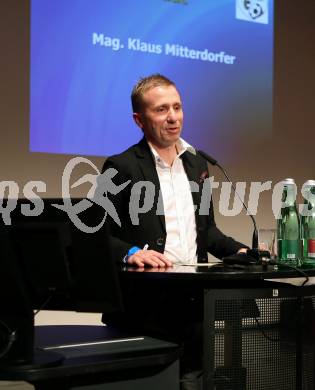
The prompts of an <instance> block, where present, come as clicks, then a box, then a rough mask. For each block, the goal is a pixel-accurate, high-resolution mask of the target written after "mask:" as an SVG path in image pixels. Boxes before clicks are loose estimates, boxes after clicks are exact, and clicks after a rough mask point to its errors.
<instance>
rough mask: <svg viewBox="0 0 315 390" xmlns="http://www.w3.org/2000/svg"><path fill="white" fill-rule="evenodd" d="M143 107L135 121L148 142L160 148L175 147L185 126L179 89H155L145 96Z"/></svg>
mask: <svg viewBox="0 0 315 390" xmlns="http://www.w3.org/2000/svg"><path fill="white" fill-rule="evenodd" d="M142 100H143V106H142V110H141V112H139V113H134V115H133V116H134V119H135V121H136V123H137V124H138V126H139V127H141V129H142V130H143V132H144V135H145V137H146V139H147V140H148V141H150V142H151V143H152V144H153V145H155V146H157V147H159V148H165V147H169V146H173V145H175V143H176V142H177V140H178V138H179V137H180V134H181V131H182V126H183V110H182V103H181V99H180V96H179V93H178V92H177V89H176V88H175V87H174V86H172V85H170V86H159V87H154V88H151V89H149V90H148V91H146V92H145V93H144V94H143V96H142Z"/></svg>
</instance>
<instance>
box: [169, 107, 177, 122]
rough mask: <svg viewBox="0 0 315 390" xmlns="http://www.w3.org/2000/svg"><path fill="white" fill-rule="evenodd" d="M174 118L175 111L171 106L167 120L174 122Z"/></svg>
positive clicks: (175, 118) (175, 116)
mask: <svg viewBox="0 0 315 390" xmlns="http://www.w3.org/2000/svg"><path fill="white" fill-rule="evenodd" d="M176 120H177V115H176V111H175V110H174V109H173V108H171V109H170V110H169V112H168V115H167V121H168V122H171V123H172V122H176Z"/></svg>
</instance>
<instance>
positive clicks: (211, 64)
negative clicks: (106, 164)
mask: <svg viewBox="0 0 315 390" xmlns="http://www.w3.org/2000/svg"><path fill="white" fill-rule="evenodd" d="M272 53H273V4H272V1H271V0H269V1H268V0H260V1H258V0H257V1H252V2H246V1H244V0H211V1H210V0H209V1H206V0H182V1H181V2H179V1H175V0H173V1H170V0H150V1H147V0H132V1H124V2H120V1H117V0H106V1H105V0H72V1H71V0H67V1H64V0H53V1H52V0H32V3H31V112H30V149H31V151H33V152H49V153H66V154H82V155H100V156H106V155H111V154H114V153H119V152H121V151H123V150H124V149H126V148H127V147H129V146H130V145H131V144H133V143H135V142H137V141H138V140H139V139H140V138H141V136H142V133H141V130H140V129H138V128H137V127H136V125H135V124H134V122H133V119H132V116H131V113H132V111H131V104H130V92H131V89H132V87H133V85H134V84H135V83H136V82H137V80H138V79H139V78H140V77H141V76H146V75H148V74H151V73H157V72H158V73H162V74H165V75H166V76H167V77H169V78H171V79H173V80H174V81H175V82H176V84H177V86H178V89H179V91H180V93H181V96H182V100H183V107H184V114H185V121H184V130H183V138H184V139H186V140H187V141H188V142H190V143H191V144H193V145H194V146H196V147H198V148H202V149H204V150H206V151H208V152H209V153H211V152H213V153H214V154H215V155H218V153H220V154H221V155H222V153H223V155H225V156H226V155H227V154H228V153H229V152H230V150H231V149H232V147H233V146H235V142H236V141H237V140H242V139H245V138H246V139H247V140H248V139H255V140H257V139H264V138H265V137H268V136H270V134H271V118H272V61H273V59H272Z"/></svg>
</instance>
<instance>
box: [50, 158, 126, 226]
mask: <svg viewBox="0 0 315 390" xmlns="http://www.w3.org/2000/svg"><path fill="white" fill-rule="evenodd" d="M81 163H85V164H88V165H90V166H91V167H92V168H93V169H94V171H95V174H94V175H93V174H90V173H89V174H86V175H84V176H82V177H81V178H80V179H79V180H77V181H76V182H75V183H74V184H72V185H71V187H70V182H71V174H72V172H73V170H74V168H75V167H76V166H77V165H78V164H81ZM116 174H117V170H116V169H114V168H109V169H107V170H106V171H105V172H104V173H102V174H100V171H99V170H98V168H97V167H96V165H95V164H93V163H92V162H91V161H90V160H88V159H87V158H84V157H74V158H72V159H71V160H70V161H69V162H68V163H67V165H66V166H65V169H64V171H63V174H62V197H63V202H64V203H63V205H59V204H54V205H53V206H54V207H56V208H58V209H60V210H63V211H64V212H66V213H67V214H68V216H69V218H70V220H71V221H72V222H73V224H74V225H75V226H76V227H77V228H78V229H80V230H81V231H83V232H85V233H94V232H96V231H98V230H99V229H100V228H101V227H102V226H103V225H104V223H105V220H106V217H107V215H110V216H111V217H112V218H113V220H114V221H115V222H116V223H117V225H119V226H121V222H120V219H119V216H118V214H117V211H116V209H115V206H114V204H113V203H112V202H111V201H110V200H109V198H108V193H110V194H112V195H117V194H118V193H119V192H120V191H122V190H123V189H124V188H125V187H126V186H127V185H128V184H129V183H130V180H129V181H127V182H125V183H123V184H121V185H119V186H116V184H115V183H114V182H113V181H112V179H113V178H114V176H116ZM86 182H89V183H90V184H91V188H90V190H89V192H88V193H87V198H88V199H82V200H80V201H79V202H78V203H76V204H73V203H72V200H71V195H70V188H75V187H77V186H79V185H81V184H83V183H86ZM93 204H97V205H99V206H101V207H102V208H103V209H104V217H103V219H102V221H101V222H100V223H99V224H98V225H96V226H87V225H86V224H85V223H83V222H82V221H81V219H80V217H79V214H80V213H82V212H83V211H85V210H87V209H88V208H90V207H93Z"/></svg>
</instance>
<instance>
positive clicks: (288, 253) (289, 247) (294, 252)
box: [281, 240, 302, 260]
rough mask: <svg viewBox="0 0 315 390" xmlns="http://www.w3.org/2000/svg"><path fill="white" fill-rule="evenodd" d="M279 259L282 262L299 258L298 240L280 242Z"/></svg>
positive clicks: (299, 247) (299, 245)
mask: <svg viewBox="0 0 315 390" xmlns="http://www.w3.org/2000/svg"><path fill="white" fill-rule="evenodd" d="M281 246H282V250H281V252H282V253H281V258H282V259H284V260H297V259H298V258H299V257H300V256H301V249H302V248H301V241H300V240H282V243H281Z"/></svg>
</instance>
